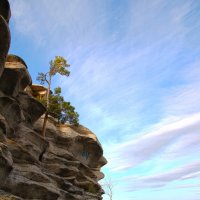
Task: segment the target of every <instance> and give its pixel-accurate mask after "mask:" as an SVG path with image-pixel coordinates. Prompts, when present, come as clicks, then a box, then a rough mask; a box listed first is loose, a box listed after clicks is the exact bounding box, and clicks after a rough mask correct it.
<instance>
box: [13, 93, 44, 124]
mask: <svg viewBox="0 0 200 200" xmlns="http://www.w3.org/2000/svg"><path fill="white" fill-rule="evenodd" d="M17 100H18V101H19V103H20V105H21V107H22V110H23V113H24V115H25V118H26V120H27V122H30V123H31V124H33V123H34V122H35V121H36V120H38V119H39V118H40V117H41V116H42V115H43V114H44V112H45V111H46V108H45V107H44V106H43V105H42V104H41V103H40V102H39V101H37V100H36V99H34V98H32V97H31V96H29V95H28V94H26V93H22V92H20V93H19V94H18V96H17ZM33 108H34V109H33Z"/></svg>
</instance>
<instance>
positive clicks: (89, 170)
mask: <svg viewBox="0 0 200 200" xmlns="http://www.w3.org/2000/svg"><path fill="white" fill-rule="evenodd" d="M9 18H10V7H9V3H8V1H6V0H0V199H2V200H100V199H102V197H101V196H102V194H103V190H102V188H101V186H100V185H99V184H98V181H99V180H100V179H102V178H103V177H104V175H103V173H102V172H101V171H100V170H101V167H102V166H103V165H105V164H106V162H107V161H106V159H105V158H104V157H103V149H102V147H101V144H100V143H99V141H98V139H97V137H96V136H95V134H93V133H92V132H91V131H90V130H89V129H87V128H85V127H84V126H81V125H80V126H72V125H69V124H66V125H63V126H57V125H56V124H55V122H54V120H52V119H51V118H49V120H48V122H47V129H46V137H45V138H43V137H42V136H41V130H42V123H43V118H42V115H43V114H44V113H45V108H44V106H43V105H42V104H41V103H39V102H38V101H37V100H36V99H34V98H33V97H32V96H31V95H30V94H29V93H26V92H25V88H27V87H30V86H31V84H32V80H31V77H30V74H29V72H28V69H27V65H26V63H25V62H24V60H23V59H21V58H20V57H18V56H15V55H8V56H7V52H8V49H9V45H10V33H9V28H8V24H7V23H8V21H9ZM6 56H7V57H6ZM5 58H6V60H5ZM5 61H6V62H5Z"/></svg>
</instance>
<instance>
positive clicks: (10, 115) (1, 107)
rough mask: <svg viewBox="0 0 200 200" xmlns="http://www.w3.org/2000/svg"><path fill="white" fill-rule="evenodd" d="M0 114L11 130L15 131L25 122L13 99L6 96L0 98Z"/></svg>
mask: <svg viewBox="0 0 200 200" xmlns="http://www.w3.org/2000/svg"><path fill="white" fill-rule="evenodd" d="M0 114H1V115H2V116H3V117H4V118H5V120H6V122H7V123H8V125H9V127H10V128H12V129H15V128H16V127H17V126H18V125H19V124H20V123H21V122H22V121H24V120H25V118H24V115H23V113H22V111H21V108H20V106H19V104H18V103H17V102H16V101H15V100H14V99H12V98H10V97H6V96H5V97H0Z"/></svg>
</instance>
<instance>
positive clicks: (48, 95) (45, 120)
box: [42, 75, 51, 137]
mask: <svg viewBox="0 0 200 200" xmlns="http://www.w3.org/2000/svg"><path fill="white" fill-rule="evenodd" d="M50 87H51V75H49V81H48V89H47V107H46V109H47V110H46V112H45V115H44V122H43V127H42V136H43V137H45V135H46V126H47V120H48V112H49V97H50Z"/></svg>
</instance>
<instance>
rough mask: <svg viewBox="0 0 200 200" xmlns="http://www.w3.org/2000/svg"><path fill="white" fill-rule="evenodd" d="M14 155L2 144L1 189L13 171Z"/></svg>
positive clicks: (0, 144) (0, 161)
mask: <svg viewBox="0 0 200 200" xmlns="http://www.w3.org/2000/svg"><path fill="white" fill-rule="evenodd" d="M12 164H13V160H12V155H11V153H10V151H9V150H8V147H7V146H6V145H5V144H3V143H0V187H1V186H2V185H3V184H4V182H5V180H6V178H7V176H8V174H9V173H10V171H11V169H12Z"/></svg>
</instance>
